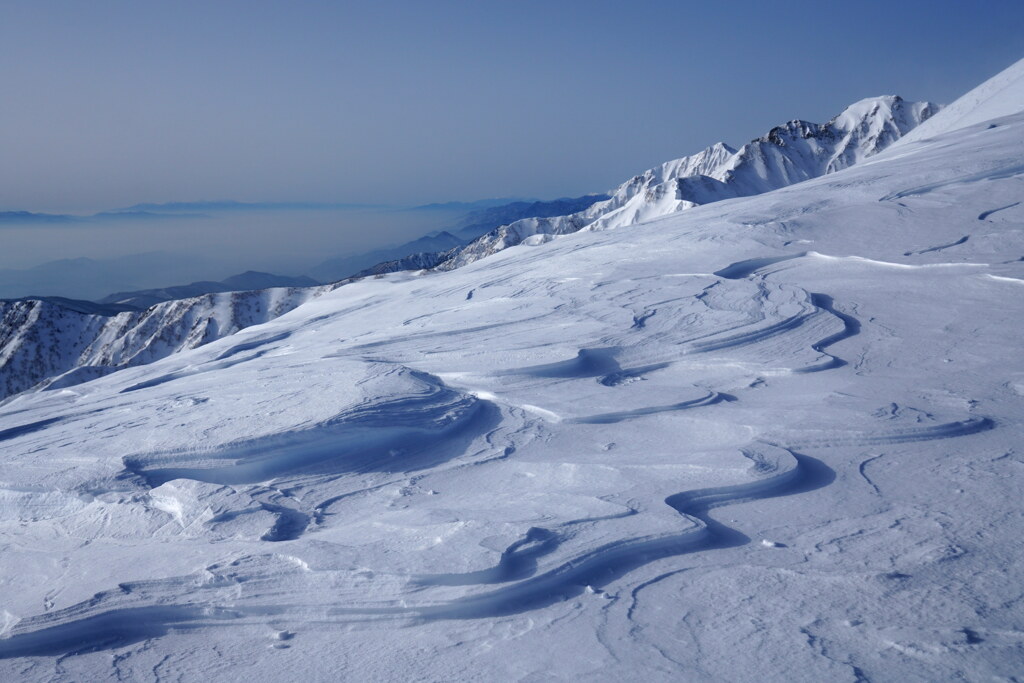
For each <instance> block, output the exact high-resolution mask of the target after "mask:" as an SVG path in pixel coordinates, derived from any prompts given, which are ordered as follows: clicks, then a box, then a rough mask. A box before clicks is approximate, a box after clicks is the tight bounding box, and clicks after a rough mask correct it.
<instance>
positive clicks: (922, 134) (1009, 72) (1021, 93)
mask: <svg viewBox="0 0 1024 683" xmlns="http://www.w3.org/2000/svg"><path fill="white" fill-rule="evenodd" d="M1021 109H1024V59H1021V60H1020V61H1019V62H1017V63H1015V64H1013V65H1012V66H1010V67H1009V68H1007V69H1006V70H1005V71H1002V72H1001V73H999V74H997V75H996V76H994V77H993V78H990V79H989V80H987V81H985V82H984V83H982V84H981V85H979V86H978V87H977V88H975V89H973V90H971V91H970V92H969V93H967V94H966V95H964V96H962V97H961V98H959V99H958V100H957V101H956V103H955V104H954V105H953V106H950V107H947V108H946V109H945V110H944V111H943V112H942V114H941V116H937V117H935V118H934V119H933V120H931V121H929V122H928V123H927V125H922V126H921V127H920V128H918V129H917V130H914V131H913V132H912V133H909V134H907V135H905V136H904V138H905V139H906V142H907V143H910V142H917V141H920V140H924V139H926V138H930V137H934V136H936V135H941V134H942V133H948V132H950V131H954V130H957V129H961V128H966V127H968V126H974V125H977V124H979V123H983V122H987V121H990V120H992V119H998V118H1001V117H1003V116H1011V115H1013V114H1016V113H1017V112H1019V111H1021Z"/></svg>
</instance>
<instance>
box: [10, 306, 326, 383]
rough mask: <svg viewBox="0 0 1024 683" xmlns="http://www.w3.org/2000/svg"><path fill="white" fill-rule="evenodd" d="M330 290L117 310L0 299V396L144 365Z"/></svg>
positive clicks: (252, 323) (77, 381) (260, 321)
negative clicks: (88, 308) (105, 310)
mask: <svg viewBox="0 0 1024 683" xmlns="http://www.w3.org/2000/svg"><path fill="white" fill-rule="evenodd" d="M331 289H333V287H332V286H322V287H298V288H276V289H264V290H257V291H249V292H226V293H217V294H207V295H204V296H199V297H193V298H190V299H179V300H176V301H168V302H166V303H162V304H157V305H156V306H153V307H152V308H149V309H147V310H145V311H124V312H121V313H113V312H112V311H111V312H96V311H91V310H86V309H83V308H82V307H81V306H79V305H75V304H76V302H62V301H60V300H53V299H51V300H21V301H0V399H3V398H6V397H8V396H11V395H13V394H17V393H18V392H21V391H25V390H27V389H30V388H32V387H36V386H39V387H41V388H44V387H54V388H55V387H67V386H72V385H74V384H78V383H79V382H83V381H86V380H88V379H92V378H94V377H99V376H102V375H105V374H108V373H110V372H112V371H114V370H118V369H121V368H126V367H131V366H134V365H142V364H145V363H151V362H153V361H155V360H157V359H159V358H164V357H165V356H168V355H171V354H173V353H177V352H179V351H182V350H184V349H192V348H195V347H197V346H201V345H202V344H207V343H209V342H211V341H213V340H215V339H220V338H221V337H226V336H228V335H231V334H234V333H235V332H238V331H239V330H241V329H244V328H246V327H249V326H251V325H257V324H259V323H264V322H267V321H268V320H273V319H274V318H276V317H277V316H279V315H281V314H283V313H286V312H288V311H290V310H292V309H293V308H295V307H296V306H298V305H300V304H302V303H304V302H306V301H309V300H310V299H312V298H314V297H316V296H319V295H320V294H322V293H323V292H326V291H330V290H331ZM96 308H100V307H99V306H97V307H96Z"/></svg>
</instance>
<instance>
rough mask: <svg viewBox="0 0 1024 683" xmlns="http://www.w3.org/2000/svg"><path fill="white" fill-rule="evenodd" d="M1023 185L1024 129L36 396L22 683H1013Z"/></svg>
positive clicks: (23, 474) (15, 638)
mask: <svg viewBox="0 0 1024 683" xmlns="http://www.w3.org/2000/svg"><path fill="white" fill-rule="evenodd" d="M1017 95H1019V92H1017V91H1016V90H1013V89H1010V90H1007V91H1006V92H1005V93H1003V94H1001V95H999V96H1000V97H1015V96H1017ZM897 152H898V153H897ZM1022 158H1024V113H1021V114H1016V115H1013V116H1011V117H1009V118H1006V117H1004V118H1003V119H1001V122H1000V125H998V126H997V127H993V128H989V127H988V126H986V125H983V123H982V124H979V125H976V126H972V127H970V128H967V129H961V130H956V131H951V132H950V133H947V134H943V135H939V136H937V137H936V138H934V139H933V141H932V142H930V143H929V144H922V145H908V146H906V147H904V148H903V149H901V150H896V149H893V150H890V151H887V152H883V153H882V154H879V155H877V156H876V157H874V158H873V159H872V160H871V161H870V163H864V164H858V165H854V166H852V167H850V168H847V169H845V170H842V171H837V172H836V173H833V174H829V175H826V176H823V177H821V178H817V179H812V180H809V181H807V182H804V183H800V184H796V185H792V186H789V187H786V188H783V189H781V190H776V191H772V192H768V193H765V194H761V195H757V196H751V197H745V198H738V199H735V200H733V201H729V202H721V203H716V204H711V205H708V206H700V207H696V208H694V209H692V210H688V211H684V212H680V213H675V214H672V215H669V216H666V217H663V218H660V219H657V220H654V221H651V222H647V223H641V224H637V225H634V226H633V227H632V228H631V229H630V230H609V231H583V232H579V233H577V234H572V235H566V236H564V237H560V238H558V239H553V240H551V241H549V242H548V243H546V244H543V245H540V246H537V247H536V248H530V247H528V246H525V245H524V246H519V247H516V248H511V249H506V250H504V251H502V252H501V253H497V254H495V255H494V256H492V257H491V258H488V259H484V260H480V261H477V262H474V263H470V264H468V265H466V267H464V268H460V269H458V270H455V271H452V272H439V273H429V274H426V275H413V274H410V273H401V274H393V275H389V276H385V277H381V278H366V279H363V280H361V281H359V282H355V283H351V284H349V285H346V286H344V287H339V288H337V289H335V290H334V291H331V292H328V293H324V294H323V295H321V296H319V297H317V298H315V299H313V300H310V301H308V302H307V303H305V304H303V305H302V306H299V307H297V308H296V309H294V310H292V311H291V312H289V313H286V314H284V315H282V316H280V317H279V318H277V319H275V320H273V321H270V322H268V323H266V324H263V325H257V326H253V327H250V328H247V329H245V330H242V331H241V332H239V333H237V334H235V335H232V336H230V337H228V338H223V339H219V340H215V341H212V342H211V343H209V344H206V345H204V346H201V347H199V348H195V349H192V350H187V351H183V352H181V353H178V354H175V355H172V356H170V357H166V358H164V359H162V360H159V361H156V362H153V363H151V364H148V365H145V366H141V367H134V368H128V369H125V370H123V371H121V372H117V373H113V374H111V375H108V376H106V377H102V378H99V379H96V380H94V381H90V382H87V383H83V384H80V385H77V386H74V387H70V388H66V389H59V390H57V389H55V390H51V391H45V392H36V393H26V394H21V395H19V396H17V397H15V398H14V399H12V400H11V401H9V402H8V403H7V404H5V405H4V406H2V407H0V449H2V453H3V460H2V469H0V511H2V515H0V547H2V549H3V551H2V552H0V636H2V637H0V678H3V679H5V680H8V679H9V680H30V681H33V680H104V679H114V680H163V679H173V680H184V681H207V680H224V679H229V680H252V681H257V680H259V681H262V680H266V681H278V680H297V679H301V680H336V679H341V678H349V679H354V680H524V681H525V680H529V681H537V680H651V681H669V680H693V681H719V680H730V681H734V680H735V681H746V680H786V681H820V680H849V681H862V680H894V681H895V680H898V681H904V680H918V681H933V680H1014V679H1015V678H1016V677H1019V672H1020V671H1021V670H1022V669H1024V647H1022V643H1024V612H1022V608H1021V605H1022V600H1021V591H1022V589H1021V586H1024V549H1022V547H1021V544H1020V542H1019V539H1020V536H1021V533H1022V532H1024V518H1022V516H1021V514H1020V503H1019V498H1020V493H1019V492H1020V490H1021V487H1022V486H1024V467H1022V464H1024V460H1022V457H1021V452H1020V444H1021V442H1022V437H1024V411H1022V401H1024V358H1022V357H1021V354H1020V350H1019V349H1020V346H1019V344H1020V335H1021V326H1020V320H1021V319H1022V318H1024V261H1021V260H1020V256H1021V254H1022V253H1024V206H1022V205H1021V204H1020V203H1019V202H1020V196H1021V194H1020V193H1021V186H1022V185H1021V182H1022V177H1024V175H1022V174H1024V168H1021V166H1020V159H1022Z"/></svg>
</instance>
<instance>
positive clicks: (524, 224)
mask: <svg viewBox="0 0 1024 683" xmlns="http://www.w3.org/2000/svg"><path fill="white" fill-rule="evenodd" d="M938 111H939V107H938V105H935V104H932V103H931V102H907V101H906V100H904V99H903V98H901V97H899V96H897V95H889V96H884V97H872V98H868V99H864V100H861V101H859V102H855V103H854V104H852V105H850V106H849V107H847V108H846V109H845V110H844V111H843V112H842V113H841V114H839V115H838V116H836V117H834V118H833V119H832V120H830V121H829V122H828V123H824V124H817V123H809V122H807V121H799V120H793V121H789V122H788V123H785V124H783V125H781V126H776V127H775V128H772V129H771V130H770V131H769V132H768V133H767V134H766V135H764V136H763V137H760V138H757V139H756V140H752V141H751V142H749V143H747V144H746V145H743V147H741V148H740V149H739V150H735V149H733V148H731V147H729V146H728V145H726V144H724V143H721V142H719V143H716V144H714V145H712V146H710V147H708V148H707V149H705V150H703V151H701V152H698V153H697V154H694V155H692V156H687V157H682V158H680V159H675V160H673V161H668V162H666V163H664V164H662V165H660V166H656V167H655V168H652V169H650V170H648V171H645V172H644V173H642V174H640V175H637V176H634V177H632V178H630V179H629V180H628V181H626V182H625V183H623V184H622V185H620V186H619V187H618V188H616V189H615V190H614V191H612V192H610V193H609V194H610V195H611V198H610V199H608V200H606V201H603V202H598V203H596V204H594V205H592V206H590V207H589V208H587V209H585V210H584V211H580V212H578V213H574V214H571V215H568V216H557V217H555V218H526V219H523V220H520V221H516V222H514V223H511V224H509V225H504V226H502V227H500V228H498V229H496V230H494V231H492V232H490V233H488V234H486V235H484V236H482V237H480V238H479V239H477V240H475V241H474V242H472V243H470V244H469V245H467V246H466V247H463V248H460V249H455V250H453V251H452V252H450V255H448V254H445V255H444V256H445V257H446V258H445V259H444V260H443V261H442V262H440V263H439V265H438V266H437V269H438V270H452V269H454V268H458V267H460V266H464V265H466V264H468V263H472V262H473V261H477V260H479V259H481V258H484V257H486V256H488V255H490V254H493V253H495V252H498V251H501V250H502V249H506V248H508V247H512V246H515V245H517V244H521V243H522V242H524V241H525V240H527V239H530V238H534V239H536V240H538V241H543V240H544V239H546V237H545V236H547V235H565V234H569V233H573V232H576V231H578V230H582V229H584V228H587V229H590V230H604V229H611V228H620V227H624V226H627V225H634V224H636V223H643V222H645V221H649V220H652V219H655V218H659V217H661V216H666V215H668V214H672V213H675V212H677V211H681V210H683V209H689V208H692V207H694V206H699V205H702V204H709V203H711V202H716V201H720V200H722V199H731V198H734V197H747V196H751V195H755V194H761V193H763V192H768V191H770V190H776V189H779V188H781V187H786V186H788V185H792V184H794V183H799V182H801V181H804V180H809V179H811V178H817V177H819V176H823V175H826V174H828V173H833V172H835V171H839V170H842V169H844V168H848V167H850V166H852V165H854V164H856V163H858V162H860V161H862V160H864V159H866V158H868V157H870V156H872V155H874V154H877V153H878V152H881V151H882V150H883V149H885V148H886V147H888V146H889V145H891V144H892V143H894V142H896V141H897V140H899V139H900V138H901V137H902V136H903V135H905V134H906V133H908V132H909V131H911V130H913V129H914V128H915V127H916V126H918V125H919V124H921V123H922V122H923V121H926V120H927V119H929V118H930V117H931V116H933V115H934V114H935V113H936V112H938ZM537 235H539V236H541V237H539V238H537V237H534V236H537Z"/></svg>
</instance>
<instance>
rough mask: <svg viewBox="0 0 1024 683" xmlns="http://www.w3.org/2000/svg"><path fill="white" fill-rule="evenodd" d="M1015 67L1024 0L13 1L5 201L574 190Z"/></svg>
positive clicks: (959, 87)
mask: <svg viewBox="0 0 1024 683" xmlns="http://www.w3.org/2000/svg"><path fill="white" fill-rule="evenodd" d="M979 7H980V9H979ZM1021 57H1024V2H1020V1H1019V0H1016V1H1012V2H1010V1H1006V2H1004V1H1001V0H993V1H989V2H984V3H980V4H978V5H977V6H972V5H970V4H968V3H965V2H959V1H957V2H953V1H949V0H945V1H943V0H939V1H932V2H918V1H916V0H912V1H904V2H874V1H861V2H856V3H822V2H772V3H767V2H744V1H733V2H687V1H683V0H675V1H673V2H661V1H660V0H651V1H648V2H646V3H625V2H604V1H602V0H594V1H591V2H558V1H548V2H533V1H531V0H520V1H518V2H515V3H510V2H500V3H499V2H482V1H479V2H449V1H443V0H442V1H432V2H400V1H397V0H383V1H377V2H373V3H356V2H303V1H301V0H299V1H292V2H262V1H259V0H249V1H247V2H230V1H220V2H208V1H207V2H189V1H185V2H137V1H132V2H105V1H102V0H99V1H97V2H82V1H76V2H48V1H45V0H42V1H40V0H36V1H34V2H22V1H20V0H4V1H3V2H2V3H0V64H2V65H3V68H2V69H0V92H2V93H3V96H2V98H0V124H2V125H0V159H2V160H3V163H2V164H0V209H27V210H34V211H89V210H99V209H106V208H112V207H117V206H124V205H128V204H133V203H136V202H145V201H149V202H163V201H187V200H197V199H215V198H217V199H219V198H231V199H237V200H242V201H345V202H371V203H375V202H394V203H410V204H413V203H424V202H430V201H445V200H453V199H465V200H471V199H478V198H483V197H494V196H533V197H542V198H551V197H555V196H563V195H577V194H583V193H586V192H595V191H602V190H605V189H607V188H609V187H611V186H613V185H615V184H617V183H619V182H621V181H622V180H624V179H625V178H627V177H629V176H630V175H632V174H634V173H636V172H639V171H642V170H643V169H645V168H647V167H649V166H651V165H654V164H656V163H659V162H661V161H664V160H667V159H670V158H674V157H678V156H682V155H684V154H688V153H692V152H696V151H698V150H699V149H701V148H703V147H704V146H706V145H708V144H710V143H713V142H715V141H717V140H724V141H726V142H729V143H731V144H742V143H743V142H745V141H747V140H748V139H750V138H752V137H754V136H757V135H760V134H762V133H763V132H765V131H766V130H767V129H768V128H770V127H771V126H772V125H775V124H777V123H781V122H783V121H785V120H788V119H791V118H804V119H808V120H812V121H823V120H826V119H828V118H829V117H830V116H832V115H833V114H836V113H838V112H839V111H840V110H841V109H842V108H843V107H844V106H845V105H846V104H848V103H850V102H853V101H855V100H857V99H860V98H862V97H866V96H870V95H877V94H888V93H897V94H901V95H903V96H905V97H908V98H913V99H933V100H937V101H950V100H952V99H954V98H955V97H957V96H958V95H959V94H961V93H962V92H964V91H965V90H967V89H969V88H971V87H973V86H974V85H976V84H977V83H978V82H980V81H982V80H984V79H985V78H987V77H989V76H991V75H992V74H994V73H996V72H997V71H999V70H1000V69H1002V68H1004V67H1006V66H1008V65H1009V64H1010V63H1012V62H1013V61H1015V60H1017V59H1019V58H1021Z"/></svg>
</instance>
